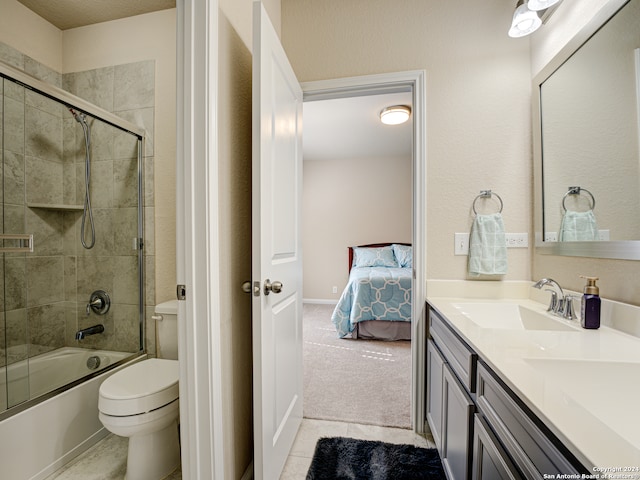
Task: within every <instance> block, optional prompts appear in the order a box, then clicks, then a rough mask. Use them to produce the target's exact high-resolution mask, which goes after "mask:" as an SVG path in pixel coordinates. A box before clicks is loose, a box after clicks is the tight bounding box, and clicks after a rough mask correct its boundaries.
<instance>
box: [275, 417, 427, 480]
mask: <svg viewBox="0 0 640 480" xmlns="http://www.w3.org/2000/svg"><path fill="white" fill-rule="evenodd" d="M321 437H351V438H358V439H363V440H380V441H384V442H388V443H403V444H409V445H416V446H418V447H423V448H435V444H434V443H433V438H432V437H431V435H430V434H429V435H428V436H427V437H426V438H425V437H422V436H420V435H417V434H415V433H413V432H412V431H411V430H405V429H402V428H387V427H378V426H375V425H360V424H357V423H343V422H332V421H328V420H312V419H309V418H305V419H303V420H302V426H301V427H300V430H299V431H298V436H297V437H296V439H295V441H294V443H293V448H292V449H291V452H290V453H289V458H288V459H287V463H286V464H285V466H284V471H283V472H282V475H281V476H280V480H304V479H305V478H306V476H307V470H309V466H310V465H311V459H312V458H313V452H314V450H315V447H316V442H317V441H318V440H319V439H320V438H321Z"/></svg>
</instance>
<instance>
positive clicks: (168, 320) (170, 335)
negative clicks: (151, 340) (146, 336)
mask: <svg viewBox="0 0 640 480" xmlns="http://www.w3.org/2000/svg"><path fill="white" fill-rule="evenodd" d="M154 318H155V321H156V352H157V356H158V358H166V359H169V360H177V359H178V300H169V301H168V302H163V303H159V304H158V305H156V314H155V316H154Z"/></svg>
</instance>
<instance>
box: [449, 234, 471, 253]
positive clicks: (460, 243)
mask: <svg viewBox="0 0 640 480" xmlns="http://www.w3.org/2000/svg"><path fill="white" fill-rule="evenodd" d="M453 240H454V248H453V253H454V255H469V234H468V233H454V234H453Z"/></svg>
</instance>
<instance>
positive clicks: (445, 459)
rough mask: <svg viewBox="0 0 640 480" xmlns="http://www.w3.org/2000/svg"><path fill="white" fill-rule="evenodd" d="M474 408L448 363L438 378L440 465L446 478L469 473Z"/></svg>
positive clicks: (466, 475) (466, 476)
mask: <svg viewBox="0 0 640 480" xmlns="http://www.w3.org/2000/svg"><path fill="white" fill-rule="evenodd" d="M474 411H475V405H474V403H473V400H471V397H470V396H469V394H468V393H467V392H466V391H465V389H464V388H463V387H462V384H461V383H460V382H459V381H458V379H457V378H456V376H455V375H454V373H453V370H452V369H451V367H449V365H448V364H446V363H445V364H444V370H443V375H442V450H441V452H442V455H441V457H442V466H443V467H444V470H445V473H446V474H447V478H449V479H456V480H457V479H466V478H470V474H471V463H470V460H471V451H470V450H471V432H472V431H473V430H472V426H473V424H472V422H473V413H474Z"/></svg>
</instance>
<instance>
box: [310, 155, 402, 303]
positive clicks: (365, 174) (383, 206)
mask: <svg viewBox="0 0 640 480" xmlns="http://www.w3.org/2000/svg"><path fill="white" fill-rule="evenodd" d="M411 167H412V164H411V157H404V158H384V157H382V158H346V159H332V160H305V161H304V168H303V177H304V178H303V182H304V183H303V188H302V196H303V198H302V244H303V245H304V251H305V255H304V257H303V262H304V265H303V272H304V278H303V285H304V293H303V296H304V298H305V299H314V300H333V301H335V302H337V301H338V299H339V298H340V295H341V294H342V290H343V289H344V286H345V285H346V283H347V278H348V276H349V271H348V268H347V264H348V258H349V257H348V249H347V247H348V246H352V245H362V244H367V243H374V242H407V243H411V231H412V230H411V212H412V195H411V185H412V183H411ZM333 286H337V287H338V291H337V293H332V290H331V289H332V287H333Z"/></svg>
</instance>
